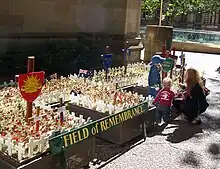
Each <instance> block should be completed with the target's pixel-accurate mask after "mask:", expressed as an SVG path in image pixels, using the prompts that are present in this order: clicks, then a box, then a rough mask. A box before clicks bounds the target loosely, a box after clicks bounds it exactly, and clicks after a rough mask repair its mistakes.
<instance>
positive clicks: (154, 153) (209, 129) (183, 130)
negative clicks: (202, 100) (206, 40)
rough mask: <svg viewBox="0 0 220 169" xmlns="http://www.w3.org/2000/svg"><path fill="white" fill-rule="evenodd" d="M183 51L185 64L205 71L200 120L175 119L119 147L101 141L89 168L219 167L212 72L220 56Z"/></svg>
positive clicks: (217, 94) (218, 78)
mask: <svg viewBox="0 0 220 169" xmlns="http://www.w3.org/2000/svg"><path fill="white" fill-rule="evenodd" d="M185 54H186V61H187V64H188V67H194V68H197V69H199V70H204V71H205V72H206V75H205V77H206V78H207V84H206V86H207V87H208V88H209V89H210V90H211V94H210V95H209V96H208V102H209V103H210V106H209V108H208V110H207V111H206V112H205V113H204V114H203V115H202V117H201V118H202V121H203V123H202V124H201V125H200V126H191V125H189V124H188V123H187V122H184V121H181V120H176V121H175V122H174V123H173V124H169V125H168V126H166V127H165V128H164V130H162V131H161V130H158V131H157V132H156V133H154V134H152V135H151V136H149V137H147V139H146V141H139V143H136V144H137V145H134V144H133V145H127V146H125V147H122V148H118V147H116V146H115V145H112V144H109V143H105V145H103V142H101V143H100V145H99V144H98V145H97V146H98V149H99V151H98V152H97V153H96V158H97V160H96V163H94V164H93V163H91V167H90V168H91V169H97V168H102V169H177V168H182V169H194V168H199V169H220V162H219V161H220V75H218V74H217V73H216V72H215V70H216V69H217V68H218V67H219V66H220V55H208V54H200V53H185ZM131 146H132V148H130V147H131Z"/></svg>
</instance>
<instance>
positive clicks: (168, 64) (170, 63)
mask: <svg viewBox="0 0 220 169" xmlns="http://www.w3.org/2000/svg"><path fill="white" fill-rule="evenodd" d="M172 67H173V59H172V58H166V60H165V61H164V62H163V64H162V68H163V71H164V72H169V71H170V70H171V69H172Z"/></svg>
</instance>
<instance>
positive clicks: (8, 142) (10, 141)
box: [5, 138, 13, 156]
mask: <svg viewBox="0 0 220 169" xmlns="http://www.w3.org/2000/svg"><path fill="white" fill-rule="evenodd" d="M5 145H6V146H7V147H8V148H7V150H8V155H9V156H12V146H13V143H12V140H11V138H8V139H7V140H5Z"/></svg>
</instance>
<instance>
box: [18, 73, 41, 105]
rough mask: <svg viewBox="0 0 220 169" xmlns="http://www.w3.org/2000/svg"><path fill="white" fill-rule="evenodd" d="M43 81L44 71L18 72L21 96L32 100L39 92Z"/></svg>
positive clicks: (28, 100)
mask: <svg viewBox="0 0 220 169" xmlns="http://www.w3.org/2000/svg"><path fill="white" fill-rule="evenodd" d="M43 83H44V72H43V71H42V72H31V73H26V74H19V77H18V86H19V90H20V93H21V95H22V97H23V98H24V99H25V100H26V101H27V102H33V101H34V100H35V99H36V98H37V97H38V96H39V94H40V92H41V89H42V87H43Z"/></svg>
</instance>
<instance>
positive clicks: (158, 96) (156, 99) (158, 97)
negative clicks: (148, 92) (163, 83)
mask: <svg viewBox="0 0 220 169" xmlns="http://www.w3.org/2000/svg"><path fill="white" fill-rule="evenodd" d="M160 93H161V92H160V91H159V92H158V93H157V95H156V97H155V99H154V101H153V103H154V104H156V103H158V102H159V101H160Z"/></svg>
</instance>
